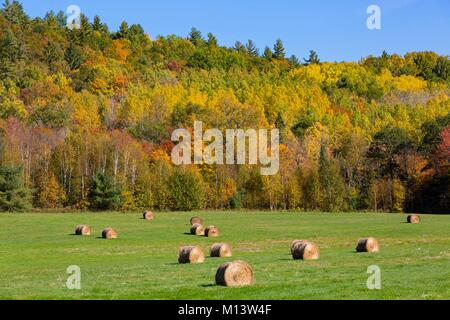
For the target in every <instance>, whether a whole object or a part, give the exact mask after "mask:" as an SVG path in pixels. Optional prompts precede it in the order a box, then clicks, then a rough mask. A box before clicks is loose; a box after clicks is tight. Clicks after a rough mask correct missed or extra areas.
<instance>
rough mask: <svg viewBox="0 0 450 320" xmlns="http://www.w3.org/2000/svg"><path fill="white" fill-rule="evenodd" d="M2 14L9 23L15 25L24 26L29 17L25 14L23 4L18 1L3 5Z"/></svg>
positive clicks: (14, 0) (8, 0)
mask: <svg viewBox="0 0 450 320" xmlns="http://www.w3.org/2000/svg"><path fill="white" fill-rule="evenodd" d="M1 13H2V15H3V16H4V17H5V18H6V19H7V20H8V21H9V22H11V23H14V24H24V23H25V22H27V21H28V16H27V15H26V14H25V11H24V10H23V6H22V4H21V3H20V2H19V1H17V0H13V1H12V2H11V1H10V0H6V1H5V2H4V3H3V9H2V10H1Z"/></svg>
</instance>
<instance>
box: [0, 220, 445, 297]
mask: <svg viewBox="0 0 450 320" xmlns="http://www.w3.org/2000/svg"><path fill="white" fill-rule="evenodd" d="M197 214H198V215H201V216H202V217H203V218H204V220H205V225H208V224H215V225H217V226H218V227H219V228H220V230H221V233H222V235H221V237H220V238H218V239H211V238H205V237H195V236H191V235H187V234H185V233H186V232H188V231H189V228H190V225H189V218H190V217H191V216H192V215H197ZM405 221H406V217H405V216H404V215H398V214H363V213H352V214H349V213H345V214H318V213H312V214H307V213H223V212H222V213H213V212H200V213H160V214H157V217H156V220H154V221H145V220H143V219H141V215H140V214H120V213H101V214H100V213H99V214H94V213H84V214H0V298H1V299H449V298H450V216H431V215H430V216H423V217H422V223H421V224H419V225H410V224H407V223H405ZM82 223H84V224H89V225H90V226H91V228H92V230H93V235H91V236H90V237H79V236H74V235H72V234H73V232H74V230H75V227H76V226H77V225H78V224H82ZM104 227H114V228H116V229H117V230H118V232H119V239H116V240H103V239H100V238H99V236H100V233H101V230H102V229H103V228H104ZM366 236H373V237H376V238H378V240H379V242H380V250H381V251H380V252H379V253H376V254H358V253H355V246H356V242H357V240H358V239H359V238H360V237H366ZM294 239H308V240H310V241H313V242H315V243H316V244H318V245H319V247H320V251H321V258H320V260H317V261H294V260H292V258H291V256H290V244H291V241H292V240H294ZM214 242H228V243H230V244H232V245H233V249H234V252H233V254H234V256H233V258H226V259H218V258H209V257H207V258H206V261H205V263H204V264H201V265H179V264H178V263H177V253H178V249H179V247H180V246H183V245H200V246H202V247H203V248H204V250H205V254H208V252H209V251H208V248H209V246H210V245H211V244H212V243H214ZM235 259H242V260H246V261H248V262H249V263H250V264H251V265H252V266H253V269H254V272H255V280H256V283H255V285H254V286H250V287H241V288H226V287H218V286H216V285H215V283H214V276H215V272H216V270H217V268H218V266H219V265H220V264H222V263H224V262H226V261H229V260H235ZM69 265H78V266H80V268H81V286H82V287H81V290H69V289H67V288H66V280H67V277H68V276H69V275H68V274H66V269H67V267H68V266H69ZM370 265H378V266H379V267H380V268H381V272H382V274H381V276H382V286H383V287H382V289H381V290H369V289H367V287H366V281H367V278H368V277H369V274H367V268H368V267H369V266H370Z"/></svg>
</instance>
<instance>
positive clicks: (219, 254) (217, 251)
mask: <svg viewBox="0 0 450 320" xmlns="http://www.w3.org/2000/svg"><path fill="white" fill-rule="evenodd" d="M231 251H232V250H231V246H230V245H229V244H228V243H215V244H213V245H212V246H211V249H210V253H211V257H215V258H223V257H231V256H232V253H231Z"/></svg>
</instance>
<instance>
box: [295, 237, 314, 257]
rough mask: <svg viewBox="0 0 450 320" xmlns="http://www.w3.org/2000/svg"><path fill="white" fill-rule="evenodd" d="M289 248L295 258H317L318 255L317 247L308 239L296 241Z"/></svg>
mask: <svg viewBox="0 0 450 320" xmlns="http://www.w3.org/2000/svg"><path fill="white" fill-rule="evenodd" d="M291 250H292V258H294V259H295V260H299V259H302V260H317V259H319V257H320V253H319V247H318V246H316V245H315V244H314V243H311V242H309V241H304V240H303V241H297V242H295V243H294V244H293V247H292V249H291Z"/></svg>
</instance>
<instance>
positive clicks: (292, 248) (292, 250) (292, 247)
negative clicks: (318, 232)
mask: <svg viewBox="0 0 450 320" xmlns="http://www.w3.org/2000/svg"><path fill="white" fill-rule="evenodd" d="M303 242H308V241H307V240H294V241H292V244H291V254H292V253H293V252H294V247H295V246H296V245H297V244H301V243H303Z"/></svg>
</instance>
